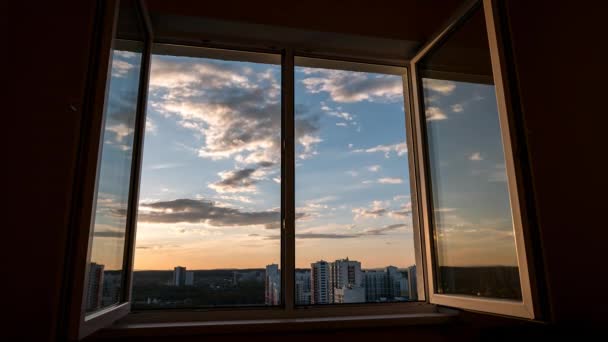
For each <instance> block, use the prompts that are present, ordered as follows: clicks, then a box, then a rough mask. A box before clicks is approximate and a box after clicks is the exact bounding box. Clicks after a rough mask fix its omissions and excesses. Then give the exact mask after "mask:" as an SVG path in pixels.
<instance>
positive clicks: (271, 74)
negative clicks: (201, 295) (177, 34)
mask: <svg viewBox="0 0 608 342" xmlns="http://www.w3.org/2000/svg"><path fill="white" fill-rule="evenodd" d="M138 58H139V57H138V56H137V55H135V54H129V53H123V54H116V55H115V58H114V63H113V70H114V72H113V82H116V83H118V84H120V83H121V82H127V80H129V79H131V78H132V77H133V75H134V73H136V72H137V68H136V67H133V65H134V64H136V63H135V62H136V61H137V59H138ZM130 65H131V67H130ZM280 83H281V82H280V65H278V64H259V63H250V62H236V61H222V60H213V59H204V58H191V57H176V56H166V55H153V58H152V68H151V79H150V88H149V102H148V112H147V122H146V136H145V146H144V160H143V166H142V183H141V189H140V208H139V223H138V231H137V246H136V247H137V249H136V255H135V268H136V269H172V268H173V267H174V266H177V265H181V266H186V267H187V268H189V269H214V268H262V267H265V266H266V265H267V264H271V263H279V261H280V260H279V256H280V249H279V240H278V239H279V233H280V231H279V227H280V222H279V210H280V127H281V122H280V116H281V115H280V113H281V111H280ZM118 87H119V86H117V88H118ZM295 90H296V94H295V103H296V216H297V220H296V266H297V267H309V266H310V263H311V262H315V261H317V260H320V259H324V260H327V261H333V260H336V259H339V258H345V257H349V258H350V259H352V260H358V261H360V262H361V263H362V267H363V268H376V267H386V266H388V265H394V266H399V267H406V266H410V265H412V264H414V245H413V240H412V222H411V204H410V191H409V178H408V177H409V176H408V163H407V158H408V151H407V147H406V144H405V141H406V137H405V116H404V104H403V90H402V79H401V76H398V75H383V74H371V73H361V72H352V71H341V70H328V69H311V68H303V67H297V68H296V70H295ZM120 94H122V95H124V98H121V99H120V100H117V102H120V101H122V102H125V101H128V97H127V92H122V93H119V95H117V96H120ZM425 99H426V102H427V108H426V115H427V123H428V125H429V135H430V138H431V142H430V146H431V157H432V165H433V166H434V170H433V172H434V175H437V182H438V183H437V187H436V189H434V190H437V189H439V190H440V192H437V194H436V198H435V200H436V203H435V207H436V208H435V209H436V213H437V214H436V215H437V222H438V224H439V227H438V229H439V234H440V236H441V239H443V240H441V241H443V242H444V243H440V244H439V247H440V249H441V250H442V252H441V253H440V255H441V258H442V259H441V260H442V262H443V264H448V265H479V264H486V265H497V264H505V265H513V264H514V263H515V259H514V247H513V238H512V228H511V223H510V209H509V206H508V196H507V195H508V194H507V192H506V182H505V181H506V178H505V176H504V159H503V157H502V151H501V142H500V136H499V135H498V132H499V131H497V129H498V121H497V117H496V114H495V111H496V109H495V99H494V97H493V87H492V86H486V85H471V84H465V83H458V82H452V81H436V80H427V81H425ZM115 126H116V125H115ZM124 126H125V127H123V128H124V129H122V130H121V129H119V128H117V127H113V128H111V127H110V126H108V125H107V124H106V131H105V132H106V138H105V139H104V142H105V143H104V145H105V146H104V149H106V150H107V151H110V150H111V149H114V150H116V151H123V152H125V153H126V152H127V151H129V147H128V146H125V143H126V142H128V141H130V140H129V139H132V138H131V137H132V130H129V127H128V125H124ZM454 127H456V129H454ZM104 153H111V152H104ZM117 153H118V152H117ZM434 186H435V184H434ZM439 190H437V191H439ZM103 195H104V196H102V197H100V200H99V201H101V200H103V201H105V202H103V203H105V204H103V205H101V206H100V203H99V201H98V217H97V221H98V225H99V229H97V228H96V241H100V242H95V243H97V248H95V243H94V250H95V251H97V252H94V253H93V255H94V257H93V261H95V260H97V261H98V262H99V263H104V264H106V265H112V264H113V263H114V264H117V263H118V261H116V260H115V259H114V260H113V259H112V257H111V256H108V255H107V254H111V253H112V252H111V251H112V250H113V251H116V249H117V248H119V247H120V246H121V244H120V241H121V239H120V238H119V236H120V234H119V232H120V228H119V227H118V226H119V225H120V224H121V222H120V220H119V219H118V217H119V215H117V213H119V209H120V208H121V207H120V206H117V203H116V202H117V201H119V199H120V191H112V190H111V189H105V190H104V194H103ZM100 196H101V195H100ZM465 196H466V200H463V198H465ZM99 208H101V210H100V209H99ZM123 209H124V208H123ZM113 224H114V225H118V226H115V227H112V225H113ZM102 225H105V226H102ZM104 227H105V228H104ZM104 232H118V233H116V234H110V233H104ZM97 233H99V234H97ZM112 239H114V240H112ZM112 241H114V242H112ZM441 241H440V242H441ZM99 246H106V247H105V251H106V252H107V251H110V252H107V253H106V252H104V251H102V250H103V248H101V247H99ZM108 246H110V247H111V246H114V247H112V248H114V249H112V248H110V247H108ZM466 251H473V253H465V252H466ZM483 253H485V254H484V257H483V259H479V257H478V256H479V255H482V254H483ZM114 254H116V253H115V252H114ZM471 254H472V255H473V257H470V255H471ZM107 268H111V266H107Z"/></svg>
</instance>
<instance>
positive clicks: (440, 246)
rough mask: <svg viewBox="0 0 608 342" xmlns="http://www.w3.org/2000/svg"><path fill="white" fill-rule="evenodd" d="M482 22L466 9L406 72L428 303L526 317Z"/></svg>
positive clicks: (500, 91) (500, 103) (515, 221)
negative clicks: (413, 93) (411, 76)
mask: <svg viewBox="0 0 608 342" xmlns="http://www.w3.org/2000/svg"><path fill="white" fill-rule="evenodd" d="M484 10H485V12H484ZM492 13H493V8H492V6H491V2H490V1H487V2H485V7H484V8H482V7H480V6H473V7H472V8H471V9H470V10H469V11H468V12H467V13H466V14H465V15H464V16H463V18H462V19H460V20H459V21H458V22H456V23H454V25H453V26H452V27H449V29H448V30H446V31H445V32H444V33H443V34H442V35H441V36H439V37H438V38H437V39H436V40H435V41H434V42H433V43H432V44H431V45H430V46H428V47H427V48H426V49H425V50H424V51H422V52H421V53H420V54H419V55H418V56H416V57H415V58H414V60H413V62H412V69H413V70H414V72H415V73H416V74H417V77H416V79H415V80H414V81H415V82H416V83H417V86H418V87H417V88H416V90H417V91H418V94H419V95H418V96H417V99H418V101H419V105H420V107H418V108H417V109H418V110H419V113H418V115H417V119H418V122H417V123H418V125H419V126H418V127H419V130H420V139H419V146H421V147H422V148H421V149H420V155H419V157H420V159H421V160H423V161H424V164H425V165H422V166H423V167H422V170H421V174H423V177H425V178H426V179H427V181H426V182H427V183H426V184H424V185H423V187H422V189H423V191H422V193H423V194H422V197H423V201H424V200H426V201H425V202H424V203H423V205H424V206H425V210H423V213H424V215H426V217H425V220H426V222H427V225H426V227H425V228H426V240H427V260H428V262H427V266H428V267H429V270H428V272H429V274H432V275H433V279H432V280H430V281H429V292H430V293H429V295H430V301H431V302H435V303H439V304H444V305H454V306H459V307H464V308H469V309H475V310H481V311H489V312H495V313H502V314H509V315H515V316H523V317H534V311H533V310H534V309H533V305H532V300H533V298H532V294H531V288H530V280H529V272H528V257H527V255H526V253H527V251H526V250H525V248H523V243H522V241H523V222H522V216H521V213H520V204H519V201H520V198H519V193H518V185H517V181H518V180H517V178H516V177H515V161H514V159H513V151H512V146H511V144H510V138H511V132H510V130H509V129H510V127H509V124H510V122H509V120H508V117H507V113H506V111H507V110H508V107H507V106H506V102H505V94H504V88H503V86H502V84H501V82H502V80H501V79H500V77H501V72H500V68H497V67H496V66H495V65H499V64H498V62H499V60H498V59H499V56H498V54H497V53H496V46H493V49H494V50H492V49H491V48H490V44H496V40H495V39H496V38H495V37H493V36H492V32H493V30H494V28H492V29H491V30H489V28H488V27H487V25H486V18H487V17H488V14H490V15H491V14H492ZM484 15H485V16H484ZM490 17H491V16H490ZM492 24H493V23H492ZM488 31H490V33H491V34H490V38H491V39H488Z"/></svg>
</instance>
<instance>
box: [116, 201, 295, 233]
mask: <svg viewBox="0 0 608 342" xmlns="http://www.w3.org/2000/svg"><path fill="white" fill-rule="evenodd" d="M120 214H121V212H117V215H120ZM303 216H304V214H302V213H299V214H297V215H296V219H299V218H302V217H303ZM280 217H281V214H280V212H279V211H278V210H265V211H241V210H239V209H235V208H229V207H224V206H218V205H216V203H215V202H212V201H208V200H194V199H185V198H184V199H176V200H172V201H161V202H153V203H141V204H140V210H139V215H138V221H139V222H146V223H205V224H207V225H210V226H215V227H225V226H255V225H262V226H264V227H265V228H267V229H277V228H279V227H280Z"/></svg>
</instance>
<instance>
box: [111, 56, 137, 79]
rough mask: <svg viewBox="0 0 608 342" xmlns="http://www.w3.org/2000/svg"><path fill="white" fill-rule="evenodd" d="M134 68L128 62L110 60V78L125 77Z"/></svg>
mask: <svg viewBox="0 0 608 342" xmlns="http://www.w3.org/2000/svg"><path fill="white" fill-rule="evenodd" d="M134 67H135V66H134V65H133V64H131V63H129V62H126V61H121V60H119V59H116V58H114V59H112V77H119V78H121V77H125V75H126V74H128V73H129V71H130V70H131V69H133V68H134Z"/></svg>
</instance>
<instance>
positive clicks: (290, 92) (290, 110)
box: [281, 48, 295, 313]
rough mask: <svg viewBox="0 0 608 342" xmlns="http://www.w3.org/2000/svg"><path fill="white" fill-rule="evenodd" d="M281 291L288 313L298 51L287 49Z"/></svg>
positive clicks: (283, 76) (291, 305) (292, 300)
mask: <svg viewBox="0 0 608 342" xmlns="http://www.w3.org/2000/svg"><path fill="white" fill-rule="evenodd" d="M281 96H282V98H281V103H282V113H281V114H282V118H281V123H282V124H281V126H282V132H281V137H282V140H283V143H282V145H283V148H282V151H281V154H282V155H281V197H282V198H281V203H282V208H281V212H282V234H281V259H282V260H281V285H282V286H281V287H282V288H281V292H282V293H283V296H282V299H283V305H284V307H285V310H286V311H287V313H290V312H292V311H293V309H294V306H295V285H294V281H295V191H294V189H295V142H294V139H295V135H294V114H295V113H294V54H293V50H292V49H289V48H288V49H285V50H284V51H283V56H282V63H281Z"/></svg>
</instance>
